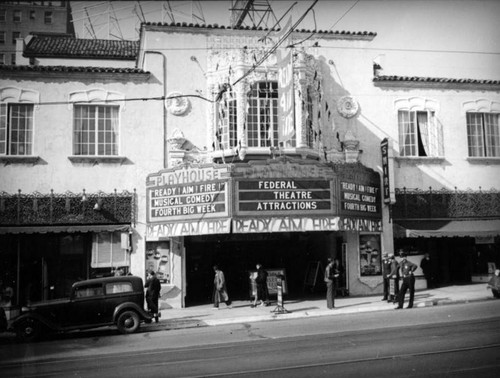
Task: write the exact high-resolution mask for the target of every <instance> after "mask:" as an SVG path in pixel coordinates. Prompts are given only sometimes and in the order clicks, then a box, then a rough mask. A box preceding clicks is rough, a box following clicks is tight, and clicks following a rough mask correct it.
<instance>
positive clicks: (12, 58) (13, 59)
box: [10, 54, 16, 66]
mask: <svg viewBox="0 0 500 378" xmlns="http://www.w3.org/2000/svg"><path fill="white" fill-rule="evenodd" d="M10 64H12V65H13V66H15V65H16V54H11V55H10Z"/></svg>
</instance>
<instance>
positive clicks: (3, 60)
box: [0, 54, 5, 64]
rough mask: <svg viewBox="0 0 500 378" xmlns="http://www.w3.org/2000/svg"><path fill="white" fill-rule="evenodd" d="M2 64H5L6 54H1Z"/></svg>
mask: <svg viewBox="0 0 500 378" xmlns="http://www.w3.org/2000/svg"><path fill="white" fill-rule="evenodd" d="M0 64H5V54H0Z"/></svg>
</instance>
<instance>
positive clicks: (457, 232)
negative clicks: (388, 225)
mask: <svg viewBox="0 0 500 378" xmlns="http://www.w3.org/2000/svg"><path fill="white" fill-rule="evenodd" d="M393 227H394V237H395V238H418V237H423V238H431V237H438V238H439V237H492V236H500V219H488V220H453V221H441V220H419V221H411V220H401V221H395V222H394V226H393Z"/></svg>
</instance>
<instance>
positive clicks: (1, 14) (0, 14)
mask: <svg viewBox="0 0 500 378" xmlns="http://www.w3.org/2000/svg"><path fill="white" fill-rule="evenodd" d="M5 21H7V9H0V22H5Z"/></svg>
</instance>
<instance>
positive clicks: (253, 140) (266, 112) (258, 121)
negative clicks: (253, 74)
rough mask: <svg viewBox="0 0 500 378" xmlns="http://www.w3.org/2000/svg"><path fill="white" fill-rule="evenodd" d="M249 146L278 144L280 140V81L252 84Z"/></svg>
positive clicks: (248, 116)
mask: <svg viewBox="0 0 500 378" xmlns="http://www.w3.org/2000/svg"><path fill="white" fill-rule="evenodd" d="M247 100H248V115H247V128H248V146H249V147H270V146H274V147H276V146H277V141H278V127H277V125H278V83H276V82H269V81H264V82H258V83H255V84H253V85H252V86H251V89H250V94H249V96H248V99H247Z"/></svg>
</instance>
